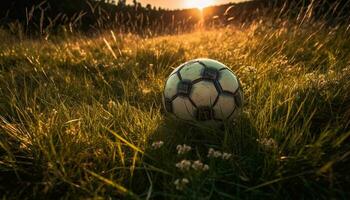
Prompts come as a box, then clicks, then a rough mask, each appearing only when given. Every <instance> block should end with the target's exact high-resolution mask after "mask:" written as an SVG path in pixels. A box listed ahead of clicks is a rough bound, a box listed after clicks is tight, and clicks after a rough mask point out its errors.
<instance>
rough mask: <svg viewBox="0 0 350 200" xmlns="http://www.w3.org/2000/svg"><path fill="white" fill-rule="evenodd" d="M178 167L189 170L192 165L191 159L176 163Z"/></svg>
mask: <svg viewBox="0 0 350 200" xmlns="http://www.w3.org/2000/svg"><path fill="white" fill-rule="evenodd" d="M175 166H176V167H177V168H179V169H180V170H182V171H188V170H190V167H191V161H189V160H182V161H180V162H178V163H176V165H175Z"/></svg>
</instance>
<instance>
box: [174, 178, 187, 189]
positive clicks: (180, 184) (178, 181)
mask: <svg viewBox="0 0 350 200" xmlns="http://www.w3.org/2000/svg"><path fill="white" fill-rule="evenodd" d="M188 183H190V181H189V180H188V179H187V178H182V179H176V180H175V181H174V184H175V187H176V189H177V190H183V189H184V188H185V187H186V185H187V184H188Z"/></svg>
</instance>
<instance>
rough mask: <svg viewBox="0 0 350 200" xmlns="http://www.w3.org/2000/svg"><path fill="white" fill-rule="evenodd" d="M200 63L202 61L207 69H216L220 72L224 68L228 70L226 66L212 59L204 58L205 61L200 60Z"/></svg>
mask: <svg viewBox="0 0 350 200" xmlns="http://www.w3.org/2000/svg"><path fill="white" fill-rule="evenodd" d="M198 61H200V62H201V63H203V64H204V65H205V66H207V67H210V68H215V69H217V70H220V69H222V68H227V67H226V66H225V65H224V64H222V63H220V62H218V61H216V60H212V59H207V58H203V59H198Z"/></svg>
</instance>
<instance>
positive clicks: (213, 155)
mask: <svg viewBox="0 0 350 200" xmlns="http://www.w3.org/2000/svg"><path fill="white" fill-rule="evenodd" d="M221 155H222V153H221V152H220V151H215V150H214V149H213V148H210V149H209V151H208V155H207V156H208V157H209V158H219V157H221Z"/></svg>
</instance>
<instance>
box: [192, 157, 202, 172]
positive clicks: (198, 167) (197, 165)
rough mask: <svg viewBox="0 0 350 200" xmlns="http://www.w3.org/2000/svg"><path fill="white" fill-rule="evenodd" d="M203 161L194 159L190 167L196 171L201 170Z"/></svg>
mask: <svg viewBox="0 0 350 200" xmlns="http://www.w3.org/2000/svg"><path fill="white" fill-rule="evenodd" d="M203 166H204V165H203V163H202V162H201V161H200V160H196V161H194V162H193V164H192V168H193V169H194V170H196V171H199V170H202V169H203Z"/></svg>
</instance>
